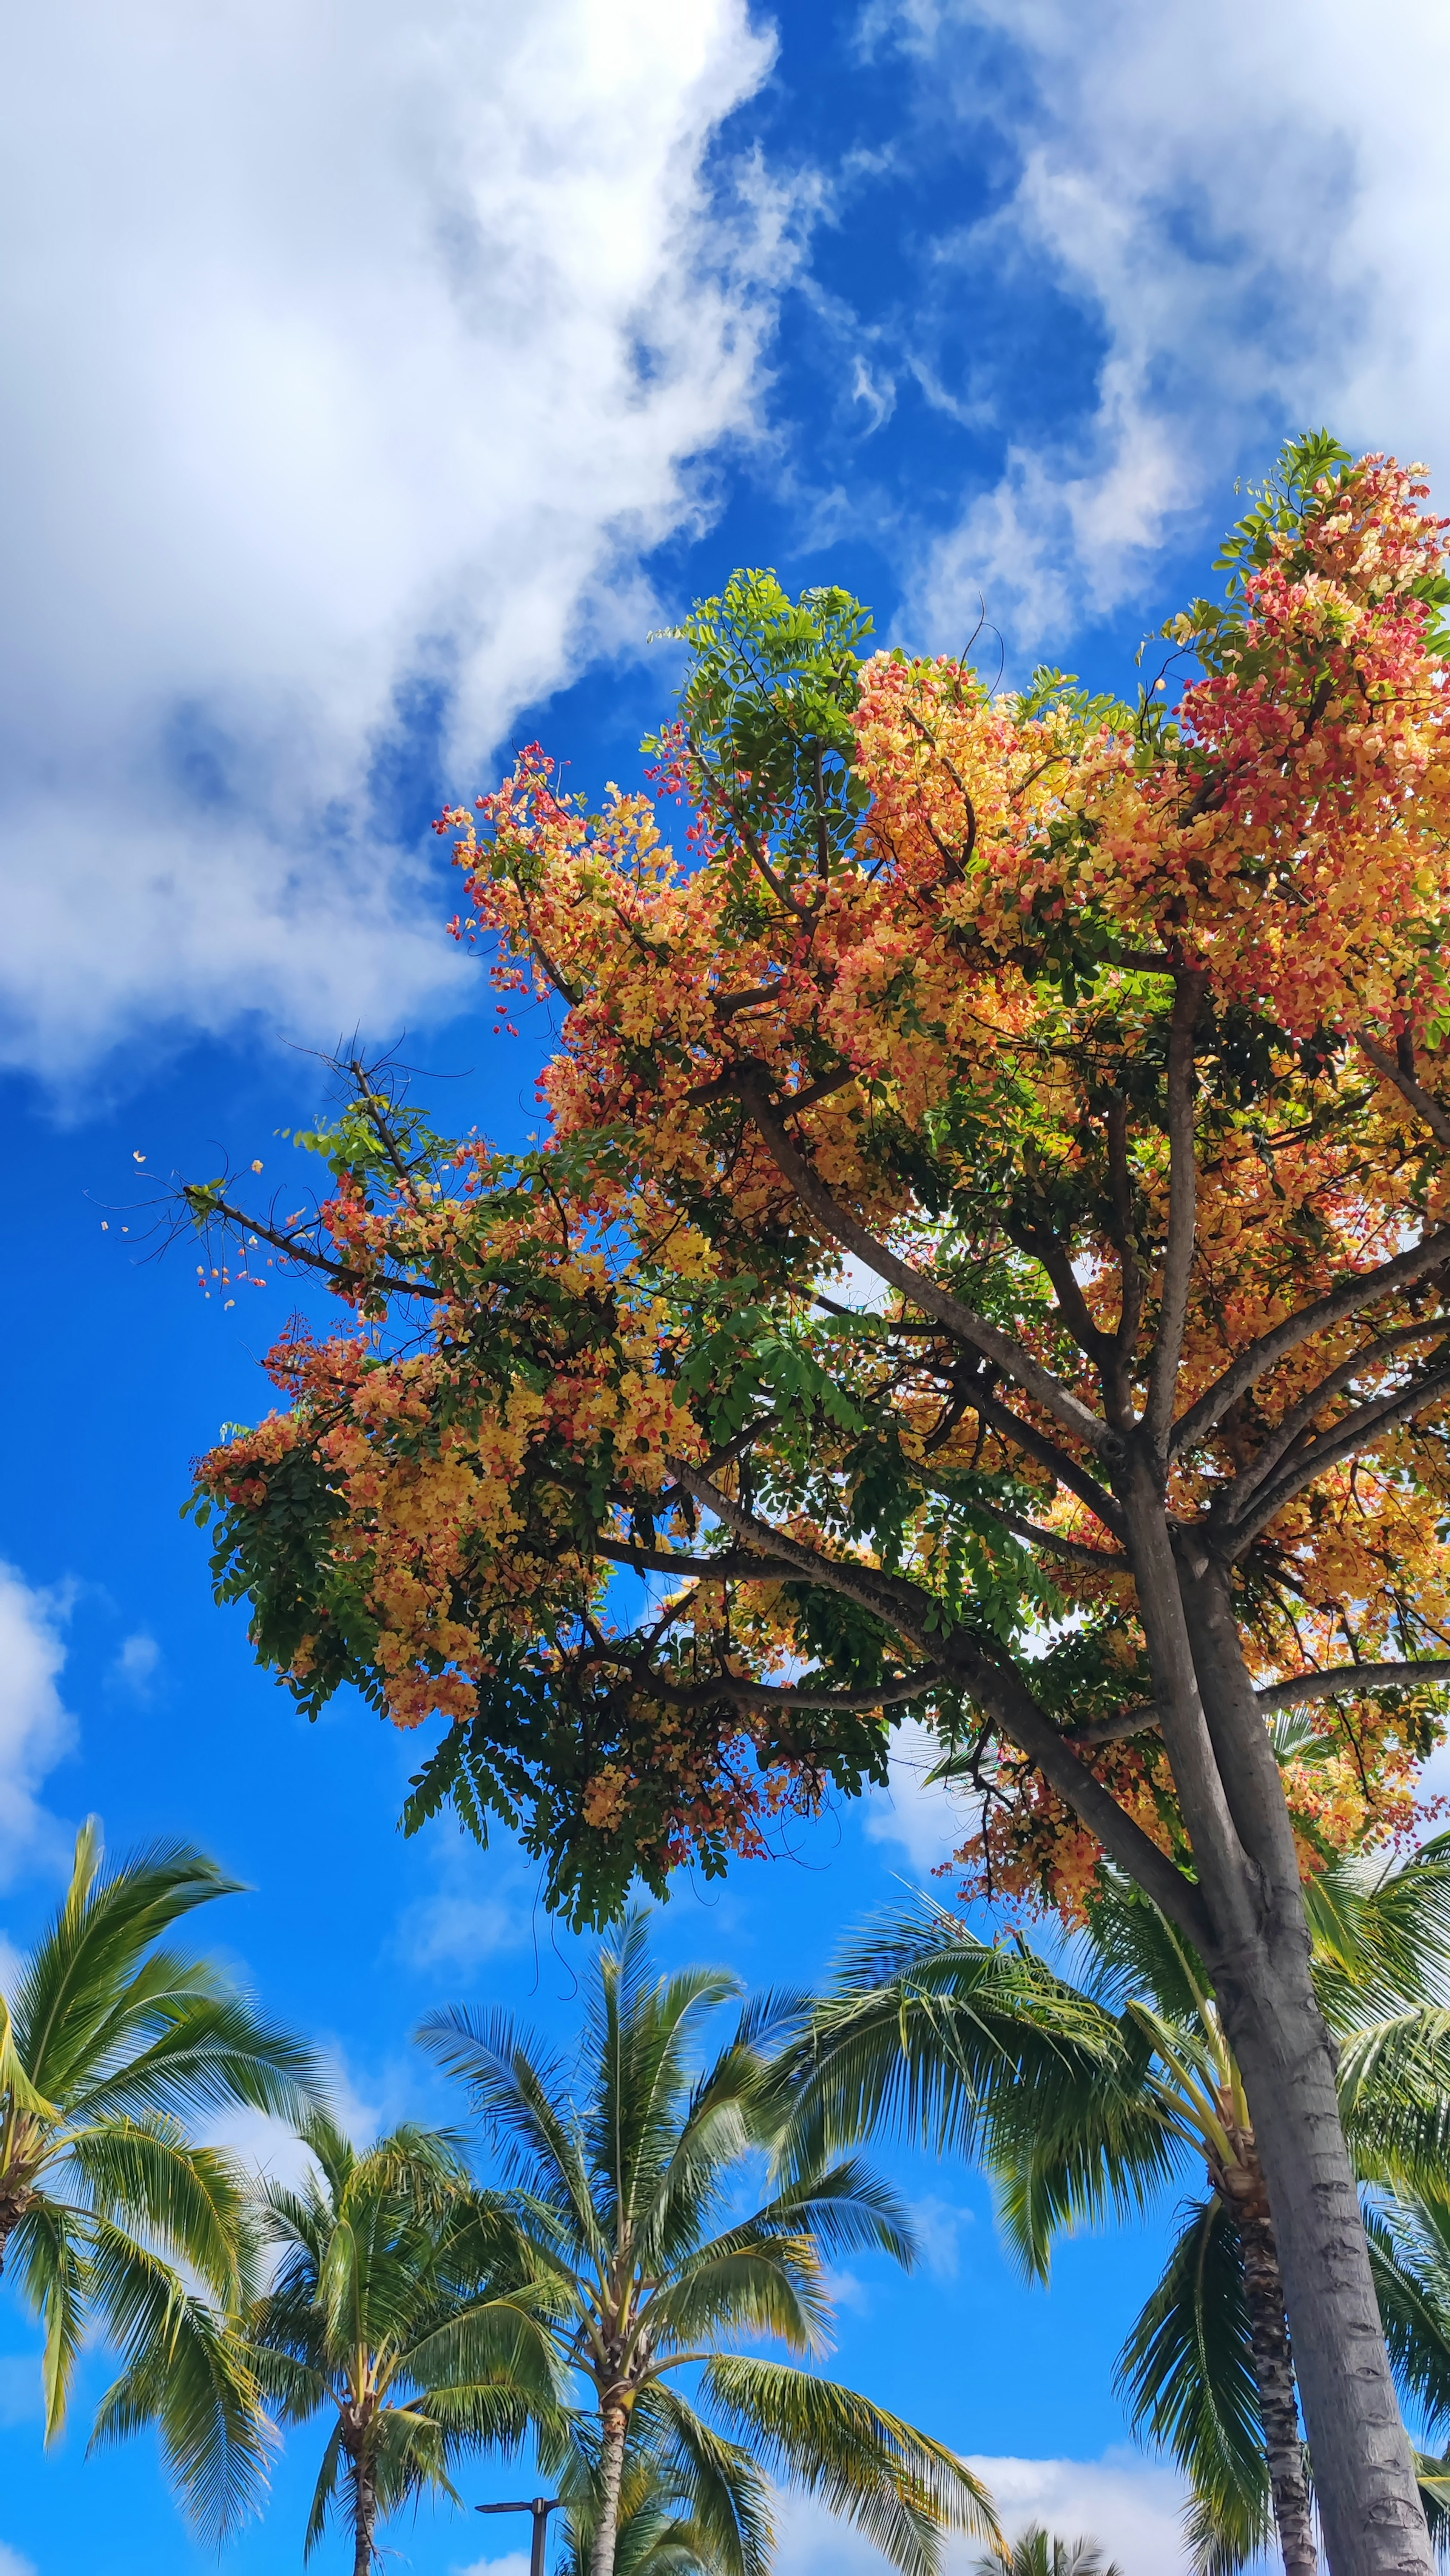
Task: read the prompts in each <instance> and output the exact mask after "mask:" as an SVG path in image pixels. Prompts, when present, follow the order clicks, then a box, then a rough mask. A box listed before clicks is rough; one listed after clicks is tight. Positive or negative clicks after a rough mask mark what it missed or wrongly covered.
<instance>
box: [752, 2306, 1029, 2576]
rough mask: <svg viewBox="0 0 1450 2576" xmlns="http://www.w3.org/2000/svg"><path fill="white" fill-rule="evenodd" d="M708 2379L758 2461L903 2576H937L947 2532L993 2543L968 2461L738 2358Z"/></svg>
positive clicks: (856, 2406)
mask: <svg viewBox="0 0 1450 2576" xmlns="http://www.w3.org/2000/svg"><path fill="white" fill-rule="evenodd" d="M704 2378H705V2385H706V2387H707V2389H708V2391H709V2394H710V2396H711V2398H712V2400H713V2401H714V2404H715V2405H716V2407H717V2408H718V2410H719V2412H720V2414H721V2415H722V2416H723V2418H724V2419H725V2421H726V2423H727V2424H728V2425H729V2426H730V2427H731V2429H732V2430H733V2431H734V2433H735V2434H736V2436H737V2438H740V2439H742V2440H745V2441H748V2442H749V2444H750V2446H751V2448H752V2449H753V2451H754V2453H755V2456H756V2458H757V2459H758V2460H763V2461H765V2462H767V2463H769V2465H770V2466H771V2467H773V2468H774V2469H775V2470H776V2472H777V2474H778V2475H779V2476H781V2477H782V2478H784V2479H785V2480H786V2481H787V2482H788V2483H789V2484H791V2485H792V2486H798V2487H801V2488H802V2489H803V2490H804V2491H805V2493H806V2494H808V2495H817V2496H819V2497H820V2498H821V2499H822V2501H823V2502H824V2503H825V2504H826V2505H827V2506H828V2507H829V2509H830V2510H831V2511H832V2512H833V2513H836V2514H839V2515H840V2516H841V2518H842V2519H843V2520H844V2521H848V2522H851V2523H853V2524H854V2525H855V2526H856V2528H857V2529H858V2530H859V2531H861V2532H863V2533H864V2534H865V2536H866V2538H867V2539H868V2540H870V2541H871V2543H872V2544H873V2546H874V2547H875V2548H877V2549H879V2550H880V2551H881V2554H882V2556H883V2557H884V2558H887V2559H889V2561H890V2563H891V2565H892V2566H893V2567H897V2568H899V2569H901V2571H902V2576H936V2571H937V2569H938V2568H939V2567H940V2564H941V2540H942V2534H943V2532H944V2531H972V2532H978V2533H981V2534H983V2535H984V2536H987V2537H991V2538H995V2537H996V2534H997V2529H998V2525H997V2516H996V2512H995V2509H994V2507H993V2505H992V2501H991V2498H990V2497H989V2495H988V2494H987V2491H986V2489H985V2487H984V2486H983V2485H982V2483H981V2480H980V2479H979V2478H977V2477H974V2476H973V2474H972V2472H971V2470H970V2469H968V2468H967V2466H966V2464H965V2462H964V2461H962V2460H960V2459H958V2457H957V2456H956V2454H955V2452H953V2451H950V2450H948V2449H947V2447H946V2445H945V2444H944V2443H940V2442H933V2441H932V2440H930V2438H929V2437H928V2436H927V2435H926V2434H924V2433H920V2432H918V2431H917V2430H916V2428H915V2426H914V2425H910V2424H906V2423H903V2422H902V2420H901V2418H900V2417H899V2416H896V2415H892V2414H889V2413H888V2412H887V2411H886V2409H885V2408H884V2407H880V2406H875V2405H873V2404H872V2403H871V2401H870V2399H869V2398H865V2397H860V2396H858V2395H857V2394H856V2393H855V2391H854V2390H853V2389H849V2388H841V2387H838V2386H837V2385H836V2384H835V2383H834V2382H833V2381H831V2380H824V2379H817V2378H815V2377H813V2376H812V2375H811V2374H810V2373H809V2372H807V2371H802V2370H793V2369H791V2368H790V2367H789V2366H788V2365H787V2364H785V2363H782V2362H772V2361H757V2360H754V2359H745V2358H744V2357H742V2356H740V2355H736V2354H717V2355H716V2356H715V2357H714V2358H713V2359H712V2360H711V2361H710V2362H709V2364H708V2365H707V2367H706V2370H705V2374H704Z"/></svg>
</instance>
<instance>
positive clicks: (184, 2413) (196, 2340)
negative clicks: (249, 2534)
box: [91, 2284, 272, 2547]
mask: <svg viewBox="0 0 1450 2576" xmlns="http://www.w3.org/2000/svg"><path fill="white" fill-rule="evenodd" d="M133 2346H134V2349H133V2357H132V2358H131V2360H130V2362H129V2363H128V2366H127V2368H126V2369H125V2370H124V2371H123V2372H122V2374H121V2376H120V2378H119V2379H117V2380H116V2381H114V2382H113V2384H112V2386H111V2387H110V2388H109V2389H108V2390H107V2391H106V2394H105V2396H104V2397H103V2398H102V2399H101V2403H100V2406H99V2407H98V2409H97V2412H96V2422H95V2429H94V2431H93V2433H92V2435H91V2447H92V2449H95V2448H96V2447H97V2446H98V2445H103V2444H106V2443H110V2442H115V2441H120V2440H122V2439H124V2438H125V2436H126V2435H128V2434H131V2433H135V2432H139V2431H140V2430H141V2429H142V2427H143V2426H145V2425H148V2424H154V2425H155V2426H156V2427H157V2430H158V2432H159V2434H160V2438H161V2448H162V2454H163V2457H164V2458H165V2461H166V2464H167V2467H168V2469H169V2471H170V2474H171V2478H172V2482H173V2484H174V2486H175V2487H176V2489H177V2491H178V2493H179V2494H180V2496H181V2498H182V2500H183V2503H184V2505H185V2508H186V2512H187V2515H188V2518H189V2520H190V2521H191V2522H192V2524H193V2525H194V2527H195V2528H196V2530H197V2531H198V2532H199V2533H200V2535H201V2536H202V2537H203V2538H204V2539H207V2540H212V2541H214V2542H215V2543H216V2544H217V2546H218V2547H220V2546H221V2545H222V2544H223V2543H225V2542H226V2541H227V2540H229V2539H231V2538H232V2536H233V2535H234V2533H235V2532H236V2531H237V2529H238V2528H239V2526H240V2525H241V2524H242V2523H243V2522H244V2521H245V2520H246V2519H247V2518H248V2516H249V2515H251V2514H253V2513H255V2512H256V2511H258V2510H259V2509H260V2506H261V2504H262V2502H263V2500H264V2497H265V2493H266V2487H267V2468H268V2461H269V2457H270V2452H271V2447H272V2445H271V2438H270V2431H269V2427H268V2424H267V2420H266V2416H265V2414H264V2412H263V2395H262V2390H261V2389H260V2387H259V2385H258V2382H257V2377H256V2373H255V2370H254V2367H253V2363H252V2358H251V2355H250V2352H249V2350H248V2347H247V2345H246V2343H245V2341H244V2340H243V2339H242V2338H241V2337H240V2336H239V2335H237V2334H236V2333H235V2331H234V2330H233V2329H232V2328H231V2327H230V2326H229V2325H228V2323H227V2322H226V2320H225V2319H224V2318H220V2317H218V2316H217V2314H216V2312H215V2311H214V2310H213V2309H211V2308H209V2307H208V2306H207V2305H206V2303H205V2302H204V2301H203V2300H200V2299H196V2298H193V2297H191V2296H189V2295H188V2294H187V2293H186V2292H185V2291H184V2290H182V2289H181V2287H180V2285H179V2284H178V2286H177V2289H176V2291H175V2293H174V2294H173V2295H172V2297H171V2298H170V2299H169V2300H168V2302H167V2303H166V2306H165V2307H164V2309H163V2310H161V2311H160V2313H159V2314H157V2315H156V2317H155V2320H154V2324H152V2325H151V2326H150V2327H149V2330H148V2331H147V2333H146V2335H145V2337H144V2339H142V2338H140V2337H136V2338H133Z"/></svg>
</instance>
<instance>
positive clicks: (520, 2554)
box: [0, 2549, 529, 2576]
mask: <svg viewBox="0 0 1450 2576" xmlns="http://www.w3.org/2000/svg"><path fill="white" fill-rule="evenodd" d="M0 2576H4V2569H3V2568H0ZM451 2576H529V2553H528V2551H527V2550H526V2549H511V2550H510V2551H509V2554H508V2556H507V2558H472V2559H470V2560H469V2563H468V2565H467V2566H466V2567H455V2568H454V2569H453V2570H452V2571H451Z"/></svg>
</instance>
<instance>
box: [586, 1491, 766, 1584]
mask: <svg viewBox="0 0 1450 2576" xmlns="http://www.w3.org/2000/svg"><path fill="white" fill-rule="evenodd" d="M712 1508H713V1507H712ZM594 1552H595V1554H596V1556H602V1557H605V1558H607V1559H608V1561H609V1563H610V1564H611V1565H627V1566H630V1567H632V1568H633V1570H634V1572H635V1573H636V1574H678V1575H680V1576H681V1577H682V1578H689V1579H691V1580H694V1581H697V1582H701V1583H763V1582H766V1581H768V1579H769V1578H770V1576H771V1575H773V1574H788V1573H789V1572H790V1570H791V1569H790V1567H789V1566H788V1565H787V1563H786V1561H785V1559H784V1558H783V1557H782V1558H781V1559H780V1561H779V1562H778V1563H777V1564H773V1565H772V1564H768V1563H767V1562H766V1560H765V1559H764V1558H763V1557H760V1556H757V1555H755V1554H754V1553H751V1552H747V1551H745V1550H743V1549H740V1548H734V1549H730V1550H728V1551H726V1552H724V1553H722V1554H721V1555H719V1556H676V1555H674V1554H672V1552H671V1550H670V1549H669V1548H666V1547H630V1546H627V1545H626V1544H625V1542H624V1541H623V1540H622V1539H613V1538H597V1539H596V1540H595V1542H594Z"/></svg>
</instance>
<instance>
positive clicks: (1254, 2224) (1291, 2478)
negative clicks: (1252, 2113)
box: [1235, 2204, 1319, 2576]
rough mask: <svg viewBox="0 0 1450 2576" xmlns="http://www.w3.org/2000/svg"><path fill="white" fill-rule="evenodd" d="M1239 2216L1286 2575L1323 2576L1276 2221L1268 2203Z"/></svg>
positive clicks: (1261, 2410) (1257, 2376) (1251, 2332)
mask: <svg viewBox="0 0 1450 2576" xmlns="http://www.w3.org/2000/svg"><path fill="white" fill-rule="evenodd" d="M1235 2214H1236V2216H1237V2218H1238V2229H1239V2241H1240V2243H1241V2245H1242V2246H1243V2253H1244V2299H1245V2303H1246V2305H1247V2307H1248V2312H1249V2336H1250V2340H1251V2342H1252V2345H1253V2354H1254V2378H1255V2381H1256V2382H1257V2385H1258V2391H1259V2415H1260V2418H1261V2420H1262V2423H1263V2427H1264V2445H1265V2449H1266V2451H1267V2454H1268V2462H1269V2486H1270V2490H1271V2492H1272V2494H1273V2498H1274V2520H1275V2522H1276V2523H1277V2524H1278V2527H1279V2546H1280V2548H1281V2549H1282V2551H1283V2553H1284V2576H1317V2571H1318V2566H1319V2553H1318V2551H1317V2549H1316V2548H1315V2546H1314V2525H1313V2522H1312V2521H1311V2519H1310V2513H1309V2487H1308V2481H1307V2480H1306V2478H1305V2475H1304V2444H1303V2442H1302V2440H1301V2439H1300V2434H1299V2406H1298V2399H1297V2395H1296V2391H1295V2387H1294V2362H1293V2357H1292V2355H1291V2353H1290V2350H1289V2327H1288V2323H1287V2320H1286V2318H1285V2315H1284V2283H1283V2279H1282V2276H1281V2274H1280V2271H1279V2255H1278V2248H1277V2247H1276V2245H1275V2243H1274V2222H1273V2220H1272V2219H1271V2218H1270V2216H1269V2212H1268V2207H1267V2204H1266V2205H1265V2206H1264V2207H1263V2208H1261V2209H1257V2210H1252V2211H1249V2212H1244V2211H1238V2212H1236V2213H1235Z"/></svg>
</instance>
